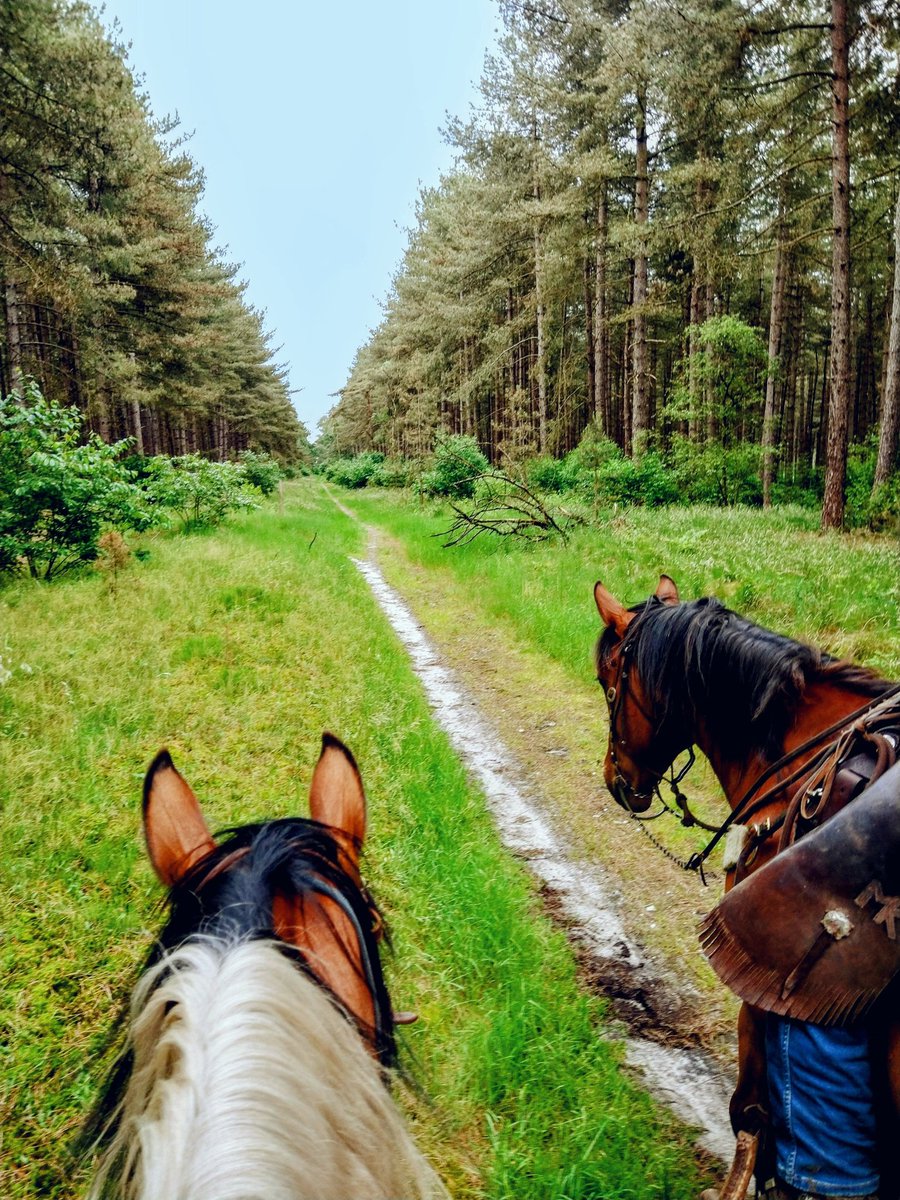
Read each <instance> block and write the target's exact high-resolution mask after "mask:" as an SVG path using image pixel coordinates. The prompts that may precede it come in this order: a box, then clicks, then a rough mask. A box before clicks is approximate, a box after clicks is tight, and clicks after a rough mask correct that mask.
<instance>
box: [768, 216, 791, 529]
mask: <svg viewBox="0 0 900 1200" xmlns="http://www.w3.org/2000/svg"><path fill="white" fill-rule="evenodd" d="M781 213H782V217H783V215H784V206H783V204H782V210H781ZM784 241H785V229H784V223H783V220H782V221H779V223H778V244H777V246H776V247H775V271H774V274H773V277H772V307H771V310H770V315H769V365H768V369H767V373H766V400H765V407H764V409H763V428H762V452H763V479H762V483H763V507H764V508H769V507H770V505H771V503H772V481H773V478H774V475H775V384H776V380H777V377H778V374H779V372H778V356H779V355H780V353H781V327H782V314H783V312H784V291H785V279H786V277H787V261H786V259H787V252H786V250H785V246H784Z"/></svg>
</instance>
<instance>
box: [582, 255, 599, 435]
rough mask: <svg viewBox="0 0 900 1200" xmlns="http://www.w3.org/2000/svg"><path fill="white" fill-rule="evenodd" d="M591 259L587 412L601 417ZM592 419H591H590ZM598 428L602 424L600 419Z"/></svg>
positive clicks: (587, 278) (587, 309)
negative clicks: (598, 396)
mask: <svg viewBox="0 0 900 1200" xmlns="http://www.w3.org/2000/svg"><path fill="white" fill-rule="evenodd" d="M593 282H594V281H593V279H592V270H591V260H590V258H585V260H584V327H585V328H584V331H585V337H586V349H587V410H588V413H589V414H594V415H597V416H599V405H598V404H597V352H596V348H595V345H594V295H593ZM588 419H590V418H588ZM597 424H598V426H600V422H599V419H598V422H597Z"/></svg>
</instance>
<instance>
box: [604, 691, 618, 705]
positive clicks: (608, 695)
mask: <svg viewBox="0 0 900 1200" xmlns="http://www.w3.org/2000/svg"><path fill="white" fill-rule="evenodd" d="M606 698H607V700H608V701H609V702H610V704H615V702H616V689H615V688H614V687H609V688H607V689H606Z"/></svg>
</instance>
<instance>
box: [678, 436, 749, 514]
mask: <svg viewBox="0 0 900 1200" xmlns="http://www.w3.org/2000/svg"><path fill="white" fill-rule="evenodd" d="M668 462H669V466H670V467H671V470H672V474H673V480H674V482H675V485H676V488H677V491H678V494H679V497H680V499H681V501H682V502H683V503H685V504H718V505H730V504H749V505H760V504H762V474H761V468H762V451H761V449H760V447H759V446H754V445H750V444H743V445H735V446H722V445H720V444H719V443H718V442H707V443H706V444H705V445H697V443H696V442H692V441H690V440H689V439H688V438H686V437H676V438H673V440H672V445H671V448H670V450H669V456H668Z"/></svg>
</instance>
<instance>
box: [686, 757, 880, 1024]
mask: <svg viewBox="0 0 900 1200" xmlns="http://www.w3.org/2000/svg"><path fill="white" fill-rule="evenodd" d="M700 944H701V947H702V948H703V951H704V953H705V954H706V956H707V958H708V959H709V961H710V963H711V965H712V967H713V969H714V970H715V972H716V974H717V975H718V976H719V978H720V979H721V980H722V981H723V983H725V984H726V985H727V986H728V987H730V988H731V989H732V991H734V992H736V993H737V995H738V996H740V998H741V999H742V1000H745V1001H747V1002H748V1003H749V1004H753V1005H755V1006H757V1007H758V1008H762V1009H765V1010H767V1011H770V1012H774V1013H778V1014H780V1015H782V1016H788V1017H796V1018H798V1019H801V1020H804V1021H814V1022H816V1023H817V1024H820V1025H846V1024H850V1023H851V1022H852V1021H854V1020H856V1019H857V1018H858V1017H860V1016H862V1015H863V1014H864V1013H865V1012H867V1011H868V1010H869V1009H870V1008H871V1006H872V1005H873V1004H874V1002H875V1001H876V999H877V998H878V996H879V995H881V993H882V992H883V991H884V989H885V988H886V987H887V985H888V984H889V983H890V982H891V980H892V979H893V978H894V976H895V975H896V974H897V973H898V971H900V762H898V763H897V764H896V765H895V766H892V767H890V768H889V769H888V770H886V771H885V772H884V774H882V775H881V776H880V777H879V778H878V779H877V781H876V782H875V783H873V784H872V785H871V786H869V787H867V788H865V790H863V791H862V792H861V793H860V794H858V795H856V796H855V798H853V799H851V800H850V801H849V803H847V804H846V806H845V807H843V808H841V810H840V811H839V812H837V813H836V815H834V816H831V817H830V818H829V819H828V820H826V821H825V822H824V824H822V825H820V826H819V827H818V828H815V829H813V830H812V831H811V832H809V833H806V834H805V836H803V837H801V838H800V840H798V841H795V842H794V843H793V845H790V846H788V848H786V849H784V850H782V851H781V852H780V853H779V854H777V855H776V856H775V858H773V859H772V860H771V861H770V862H768V863H766V865H765V866H762V867H760V868H759V869H758V870H757V871H756V872H755V873H753V874H752V875H749V876H748V877H747V878H745V879H744V880H742V881H741V882H740V883H738V884H736V885H735V887H733V888H732V890H731V891H730V892H729V893H728V894H727V895H726V896H725V897H724V899H723V900H721V901H720V903H719V904H718V905H717V906H716V907H715V908H714V909H713V910H712V912H710V913H709V914H708V915H707V916H706V917H705V918H704V920H703V922H702V923H701V926H700Z"/></svg>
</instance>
